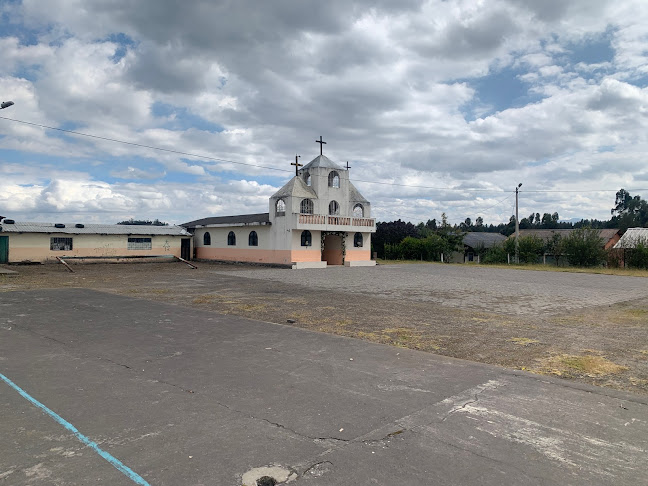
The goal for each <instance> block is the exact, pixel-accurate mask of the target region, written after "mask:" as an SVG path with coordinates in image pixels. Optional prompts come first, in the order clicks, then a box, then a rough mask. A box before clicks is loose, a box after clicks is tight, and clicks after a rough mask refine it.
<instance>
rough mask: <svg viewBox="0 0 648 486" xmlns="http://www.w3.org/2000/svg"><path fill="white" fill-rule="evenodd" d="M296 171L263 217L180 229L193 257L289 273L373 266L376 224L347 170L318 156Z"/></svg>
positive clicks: (199, 223)
mask: <svg viewBox="0 0 648 486" xmlns="http://www.w3.org/2000/svg"><path fill="white" fill-rule="evenodd" d="M324 143H325V142H324ZM295 164H296V163H295ZM295 164H293V165H295ZM295 168H296V170H295V172H296V174H295V176H294V177H293V178H292V179H291V180H290V181H288V182H287V183H286V184H285V185H284V186H283V187H282V188H281V189H279V190H278V191H277V192H276V193H275V194H273V195H272V196H271V197H270V200H269V211H268V212H267V213H260V214H244V215H239V216H216V217H210V218H202V219H198V220H195V221H190V222H188V223H184V224H182V226H183V227H184V228H186V229H188V230H189V231H190V232H191V233H193V235H194V247H195V253H196V258H198V259H204V260H217V261H237V262H254V263H262V264H275V265H286V266H291V267H292V268H324V267H326V266H327V265H346V266H372V265H375V264H376V262H375V261H374V260H372V259H371V234H372V233H375V231H376V222H375V219H373V218H371V217H370V216H371V205H370V203H369V201H367V200H366V199H365V198H364V197H363V196H362V195H361V194H360V192H359V191H358V190H357V189H356V188H355V186H354V185H353V184H352V183H351V181H350V180H349V168H348V167H347V168H343V167H340V166H339V165H337V164H336V163H335V162H333V161H332V160H330V159H329V158H328V157H326V156H325V155H322V154H320V155H319V156H317V157H315V158H314V159H313V160H311V161H310V162H309V163H308V164H306V165H305V166H303V167H302V168H301V169H299V166H297V165H296V166H295Z"/></svg>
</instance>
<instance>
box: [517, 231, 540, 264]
mask: <svg viewBox="0 0 648 486" xmlns="http://www.w3.org/2000/svg"><path fill="white" fill-rule="evenodd" d="M544 248H545V245H544V242H543V241H542V239H541V238H538V237H537V236H524V237H522V238H520V240H519V255H520V263H538V259H539V258H540V257H541V256H542V254H543V253H544Z"/></svg>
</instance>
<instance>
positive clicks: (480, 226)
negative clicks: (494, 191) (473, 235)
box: [475, 216, 484, 231]
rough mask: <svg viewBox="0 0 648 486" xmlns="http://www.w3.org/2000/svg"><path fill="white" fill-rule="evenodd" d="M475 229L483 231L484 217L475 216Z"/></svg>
mask: <svg viewBox="0 0 648 486" xmlns="http://www.w3.org/2000/svg"><path fill="white" fill-rule="evenodd" d="M475 231H484V218H482V217H481V216H477V219H476V220H475Z"/></svg>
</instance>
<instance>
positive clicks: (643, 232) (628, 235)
mask: <svg viewBox="0 0 648 486" xmlns="http://www.w3.org/2000/svg"><path fill="white" fill-rule="evenodd" d="M640 241H641V242H642V243H644V244H647V245H648V228H628V230H627V231H626V232H625V233H624V234H623V236H622V237H621V239H620V240H619V241H617V244H616V245H614V248H634V247H635V246H636V245H637V243H638V242H640Z"/></svg>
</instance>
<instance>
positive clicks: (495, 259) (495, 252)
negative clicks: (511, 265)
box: [481, 245, 508, 263]
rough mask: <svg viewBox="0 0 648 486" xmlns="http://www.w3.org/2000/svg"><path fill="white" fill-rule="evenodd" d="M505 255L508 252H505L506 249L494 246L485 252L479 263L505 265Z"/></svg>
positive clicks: (506, 260)
mask: <svg viewBox="0 0 648 486" xmlns="http://www.w3.org/2000/svg"><path fill="white" fill-rule="evenodd" d="M507 253H508V252H507V251H506V248H504V245H494V246H492V247H490V248H489V249H488V250H486V253H485V254H484V257H483V258H482V259H481V261H482V262H483V263H507V262H508V257H507Z"/></svg>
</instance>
